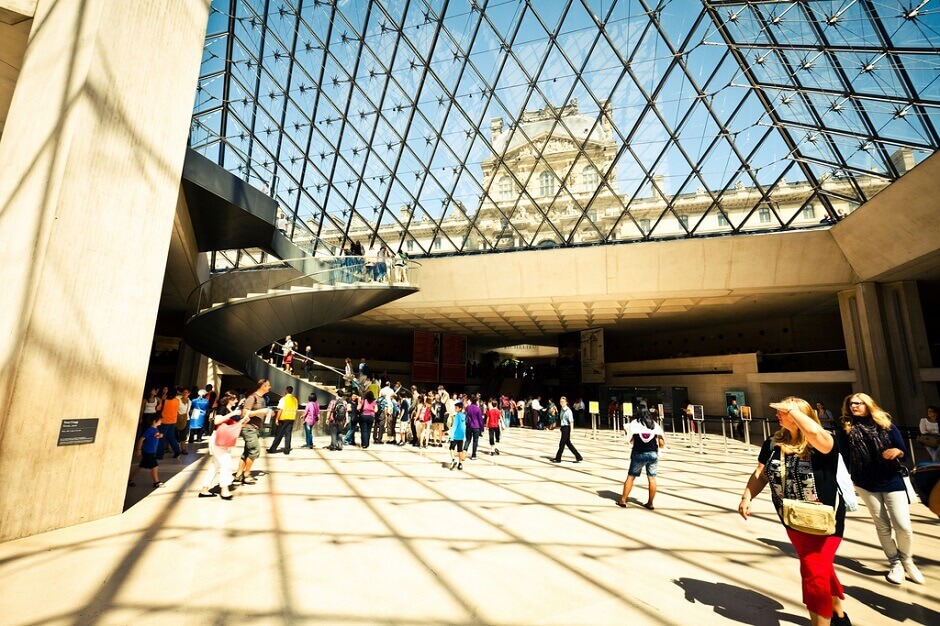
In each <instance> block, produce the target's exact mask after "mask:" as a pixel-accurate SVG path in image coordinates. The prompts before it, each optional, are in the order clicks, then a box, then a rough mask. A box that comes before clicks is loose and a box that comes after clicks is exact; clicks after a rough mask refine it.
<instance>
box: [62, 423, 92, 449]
mask: <svg viewBox="0 0 940 626" xmlns="http://www.w3.org/2000/svg"><path fill="white" fill-rule="evenodd" d="M97 434H98V418H97V417H94V418H88V419H77V420H62V425H61V426H60V427H59V442H58V443H57V444H56V445H58V446H75V445H78V444H82V443H94V442H95V436H96V435H97Z"/></svg>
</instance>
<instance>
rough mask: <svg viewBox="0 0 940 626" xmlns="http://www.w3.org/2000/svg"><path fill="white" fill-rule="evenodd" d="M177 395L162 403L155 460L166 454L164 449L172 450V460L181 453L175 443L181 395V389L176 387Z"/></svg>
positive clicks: (177, 443) (177, 444) (178, 445)
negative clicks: (158, 443)
mask: <svg viewBox="0 0 940 626" xmlns="http://www.w3.org/2000/svg"><path fill="white" fill-rule="evenodd" d="M176 393H177V394H178V395H176V396H173V397H168V398H167V399H166V400H164V401H163V408H162V409H161V410H160V446H159V448H158V449H157V459H162V458H163V455H164V454H165V453H166V447H167V446H170V448H172V449H173V458H174V459H177V458H179V456H180V454H182V451H181V450H180V444H179V442H177V441H176V420H177V419H179V408H180V397H182V395H183V389H182V388H180V387H177V389H176Z"/></svg>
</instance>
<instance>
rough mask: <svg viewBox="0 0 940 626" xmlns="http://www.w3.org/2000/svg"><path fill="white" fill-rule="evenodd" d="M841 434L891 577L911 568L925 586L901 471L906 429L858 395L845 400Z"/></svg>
mask: <svg viewBox="0 0 940 626" xmlns="http://www.w3.org/2000/svg"><path fill="white" fill-rule="evenodd" d="M838 438H839V450H840V451H841V453H842V456H843V458H844V459H845V464H846V465H847V466H848V468H849V473H850V474H851V475H852V482H853V483H855V488H856V489H857V490H858V494H859V496H861V498H862V500H863V501H864V502H865V506H866V507H868V513H869V514H870V515H871V519H872V521H873V522H875V530H876V531H877V532H878V540H879V541H880V542H881V548H882V549H883V550H884V553H885V556H887V557H888V562H889V563H890V566H891V567H890V569H889V570H888V574H887V575H886V576H885V578H887V579H888V582H890V583H893V584H895V585H900V584H901V583H903V582H904V574H905V572H906V573H907V577H908V578H910V579H911V580H912V581H914V582H915V583H917V584H919V585H922V584H924V577H923V575H921V573H920V571H919V570H918V569H917V566H916V565H914V553H913V541H914V531H913V529H912V527H911V508H910V503H909V502H908V499H907V489H906V487H905V485H904V481H903V480H902V478H901V475H900V474H899V473H898V471H899V469H900V468H901V463H900V461H901V459H903V458H905V457H906V456H907V448H906V447H905V446H904V438H903V437H902V436H901V431H899V430H898V427H897V426H895V425H894V424H892V423H891V416H890V415H888V414H887V413H886V412H885V411H884V410H883V409H882V408H881V407H880V406H878V404H877V403H876V402H875V401H874V400H873V399H872V397H871V396H869V395H868V394H865V393H856V394H853V395H851V396H848V397H847V398H846V399H845V401H844V402H843V403H842V429H841V430H840V431H839V432H838ZM892 530H893V531H894V536H893V537H892V536H891V531H892Z"/></svg>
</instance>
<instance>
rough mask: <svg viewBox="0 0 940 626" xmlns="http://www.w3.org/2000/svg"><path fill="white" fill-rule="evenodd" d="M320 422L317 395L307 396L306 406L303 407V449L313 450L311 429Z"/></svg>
mask: <svg viewBox="0 0 940 626" xmlns="http://www.w3.org/2000/svg"><path fill="white" fill-rule="evenodd" d="M319 421H320V405H319V404H318V403H317V394H315V393H311V394H310V395H309V396H307V405H306V406H305V407H304V438H305V439H306V444H307V445H305V446H304V447H305V448H307V449H308V450H313V427H314V426H316V425H317V422H319Z"/></svg>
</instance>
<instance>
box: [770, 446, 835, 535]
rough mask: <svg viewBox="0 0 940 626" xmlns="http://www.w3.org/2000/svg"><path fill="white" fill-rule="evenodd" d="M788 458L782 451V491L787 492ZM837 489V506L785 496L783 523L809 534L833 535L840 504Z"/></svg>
mask: <svg viewBox="0 0 940 626" xmlns="http://www.w3.org/2000/svg"><path fill="white" fill-rule="evenodd" d="M786 477H787V459H786V455H785V454H783V450H781V451H780V491H781V493H782V494H786V492H787V491H786V484H787V483H786ZM838 498H839V492H838V490H837V491H836V506H829V505H828V504H823V503H822V502H806V501H805V500H792V499H790V498H783V523H784V525H785V526H786V527H787V528H792V529H793V530H796V531H799V532H801V533H806V534H807V535H832V534H835V532H836V508H837V507H838V504H839V500H838Z"/></svg>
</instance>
